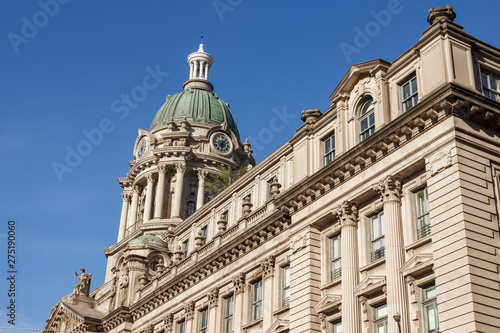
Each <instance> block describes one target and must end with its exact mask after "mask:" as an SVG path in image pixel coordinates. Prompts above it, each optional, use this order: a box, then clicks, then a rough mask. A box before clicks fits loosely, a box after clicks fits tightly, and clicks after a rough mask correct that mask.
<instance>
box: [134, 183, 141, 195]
mask: <svg viewBox="0 0 500 333" xmlns="http://www.w3.org/2000/svg"><path fill="white" fill-rule="evenodd" d="M133 191H134V194H139V193H140V192H141V187H140V186H139V185H134V188H133Z"/></svg>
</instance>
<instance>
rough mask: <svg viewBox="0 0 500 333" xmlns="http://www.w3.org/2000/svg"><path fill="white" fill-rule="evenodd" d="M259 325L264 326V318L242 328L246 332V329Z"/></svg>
mask: <svg viewBox="0 0 500 333" xmlns="http://www.w3.org/2000/svg"><path fill="white" fill-rule="evenodd" d="M259 324H260V326H262V317H261V318H259V319H257V320H254V321H252V322H251V323H248V324H246V325H243V327H242V328H243V329H244V330H246V329H248V328H250V327H254V326H257V325H259Z"/></svg>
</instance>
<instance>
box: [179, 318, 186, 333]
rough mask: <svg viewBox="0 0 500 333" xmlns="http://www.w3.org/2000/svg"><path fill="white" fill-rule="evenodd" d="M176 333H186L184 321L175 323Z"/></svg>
mask: <svg viewBox="0 0 500 333" xmlns="http://www.w3.org/2000/svg"><path fill="white" fill-rule="evenodd" d="M177 332H178V333H186V321H184V320H183V321H180V322H178V323H177Z"/></svg>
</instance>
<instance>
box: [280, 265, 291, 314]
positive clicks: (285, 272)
mask: <svg viewBox="0 0 500 333" xmlns="http://www.w3.org/2000/svg"><path fill="white" fill-rule="evenodd" d="M287 277H288V280H287ZM288 305H290V264H287V265H285V266H283V267H281V307H285V306H288Z"/></svg>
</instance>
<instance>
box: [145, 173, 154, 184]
mask: <svg viewBox="0 0 500 333" xmlns="http://www.w3.org/2000/svg"><path fill="white" fill-rule="evenodd" d="M146 179H147V180H148V183H154V181H155V180H156V175H155V174H154V173H150V174H148V175H147V176H146Z"/></svg>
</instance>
